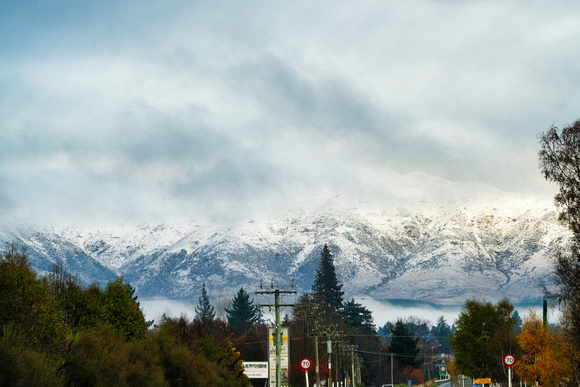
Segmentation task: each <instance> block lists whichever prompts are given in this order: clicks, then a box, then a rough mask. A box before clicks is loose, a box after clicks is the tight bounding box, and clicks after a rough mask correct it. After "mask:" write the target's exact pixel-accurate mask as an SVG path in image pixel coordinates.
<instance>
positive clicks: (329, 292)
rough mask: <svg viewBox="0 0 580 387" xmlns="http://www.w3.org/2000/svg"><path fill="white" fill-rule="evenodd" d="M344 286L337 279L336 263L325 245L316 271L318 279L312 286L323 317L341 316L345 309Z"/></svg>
mask: <svg viewBox="0 0 580 387" xmlns="http://www.w3.org/2000/svg"><path fill="white" fill-rule="evenodd" d="M343 294H344V292H343V291H342V285H341V284H340V283H339V282H338V278H336V271H335V270H334V261H333V259H332V254H331V253H330V251H329V250H328V246H327V245H324V248H323V249H322V252H321V253H320V266H319V268H318V269H316V278H315V279H314V285H312V295H313V296H314V298H315V299H316V301H317V303H318V304H319V305H320V307H321V311H320V312H321V313H320V314H321V315H322V316H326V317H328V316H330V315H337V314H338V315H340V313H341V312H342V310H343V307H344V301H343V299H342V296H343Z"/></svg>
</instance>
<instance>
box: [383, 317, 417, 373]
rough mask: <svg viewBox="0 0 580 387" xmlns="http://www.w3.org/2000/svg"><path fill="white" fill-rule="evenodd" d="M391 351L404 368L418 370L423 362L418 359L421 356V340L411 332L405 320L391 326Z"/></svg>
mask: <svg viewBox="0 0 580 387" xmlns="http://www.w3.org/2000/svg"><path fill="white" fill-rule="evenodd" d="M389 351H390V352H391V353H394V354H395V359H396V360H397V361H398V362H399V364H400V365H401V366H402V367H406V366H411V367H413V368H417V367H419V366H420V365H421V363H423V361H422V360H421V359H419V358H417V355H418V354H419V339H417V338H416V337H415V335H414V334H413V332H412V331H411V330H409V328H408V327H407V325H406V324H405V323H404V322H403V320H401V319H398V320H397V322H396V323H395V324H394V325H391V343H390V344H389Z"/></svg>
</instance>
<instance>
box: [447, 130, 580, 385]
mask: <svg viewBox="0 0 580 387" xmlns="http://www.w3.org/2000/svg"><path fill="white" fill-rule="evenodd" d="M539 139H540V151H539V153H538V156H539V164H540V169H541V172H542V174H543V176H544V178H545V179H546V180H548V181H551V182H555V183H557V184H558V188H559V192H558V194H557V195H556V196H555V198H554V201H555V204H556V206H557V207H558V209H559V212H560V214H559V219H560V221H562V222H563V223H564V224H565V225H567V226H568V227H569V229H570V231H571V233H572V242H571V244H570V245H569V246H568V247H566V248H563V249H561V250H559V251H557V252H556V255H555V270H554V272H555V274H556V281H557V282H556V290H552V291H548V289H546V290H545V292H546V296H547V297H551V298H554V299H556V301H557V302H558V304H559V305H560V308H561V310H562V317H561V319H560V323H559V325H558V326H548V324H546V323H545V321H541V320H540V318H539V317H538V315H537V314H536V312H535V311H534V310H530V312H529V314H528V315H527V316H525V317H524V319H523V323H522V324H521V326H519V325H518V319H517V318H516V316H515V315H514V314H513V313H512V312H513V306H511V305H510V304H509V302H508V301H507V300H502V301H500V302H499V303H498V304H497V305H492V304H490V303H479V302H477V301H474V300H472V301H468V302H467V303H466V305H465V310H464V311H463V312H462V314H461V315H460V317H459V319H458V321H457V323H456V328H457V330H456V332H455V334H454V335H453V337H452V340H451V345H452V347H453V349H454V351H455V359H456V362H455V364H453V368H456V369H457V372H460V373H465V374H469V375H480V376H485V377H492V378H493V379H495V380H498V381H499V380H504V379H505V377H506V376H505V375H506V370H505V367H502V366H501V364H502V363H501V359H502V358H503V355H505V354H506V353H513V354H515V355H516V359H518V361H517V362H516V364H515V366H514V370H515V373H516V375H517V376H519V377H520V378H521V380H523V381H526V382H528V383H533V382H536V383H539V384H541V385H542V386H561V385H573V386H578V385H580V120H577V121H576V122H574V123H573V124H572V125H569V126H566V127H564V128H563V129H562V130H560V129H558V128H557V127H555V126H552V127H551V128H550V129H549V130H548V131H547V132H545V133H541V134H540V136H539Z"/></svg>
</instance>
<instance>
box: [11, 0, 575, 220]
mask: <svg viewBox="0 0 580 387" xmlns="http://www.w3.org/2000/svg"><path fill="white" fill-rule="evenodd" d="M31 4H32V3H29V2H28V3H27V4H23V3H18V2H10V3H6V2H5V3H2V4H1V5H0V35H1V36H2V37H3V39H1V40H0V57H2V58H3V59H2V60H1V61H0V183H1V185H0V211H2V215H3V218H5V219H10V218H14V219H16V220H28V221H41V222H47V223H51V222H74V221H77V220H83V221H87V220H88V221H95V222H97V221H99V222H101V221H102V222H107V221H112V222H122V221H144V220H156V221H165V220H166V221H171V220H176V219H181V220H188V219H216V218H222V219H224V218H225V219H233V218H235V217H236V216H239V215H242V214H251V213H253V212H256V211H265V212H268V211H269V210H273V209H274V208H276V207H279V206H280V205H281V204H282V203H286V201H287V199H288V198H292V197H295V196H296V195H305V196H306V197H308V194H309V192H330V193H337V194H340V193H341V192H342V190H344V189H346V188H345V187H347V188H348V189H349V190H351V189H356V188H357V187H360V188H361V189H362V188H364V187H368V186H371V185H373V184H375V182H376V179H377V176H378V177H379V178H380V176H384V178H385V179H387V178H388V177H389V176H391V177H392V176H394V175H393V173H396V174H405V173H411V172H423V173H427V174H432V175H435V176H438V177H441V178H444V179H449V180H454V181H468V182H473V183H484V184H489V185H492V186H495V187H498V188H501V189H505V190H511V191H523V192H528V193H535V194H541V195H543V194H546V192H549V191H550V189H553V187H550V186H549V185H548V184H547V183H545V182H543V181H542V178H541V176H540V174H539V171H538V168H537V158H536V151H537V135H538V133H539V132H542V131H544V130H546V129H547V128H548V127H549V126H550V125H551V124H553V123H554V124H556V125H559V126H563V125H565V124H568V123H571V122H573V121H574V120H575V119H577V118H578V117H579V116H580V114H579V113H578V112H577V111H576V109H577V107H578V106H579V102H580V88H579V87H578V85H579V84H580V69H579V68H578V66H577V65H576V64H577V63H578V60H579V59H580V58H579V56H580V54H579V53H578V50H577V47H576V46H577V42H578V38H579V37H580V25H579V24H578V23H577V20H576V18H575V17H574V15H575V14H576V13H577V11H579V10H580V5H578V4H576V3H575V2H570V1H562V2H551V3H550V4H547V3H546V4H544V3H541V2H529V1H517V2H509V3H505V2H502V1H472V2H455V1H436V0H423V1H419V0H417V1H405V2H383V1H377V2H367V3H365V4H353V3H350V2H334V1H333V2H318V3H316V4H312V3H309V2H293V3H284V2H270V3H267V4H264V3H263V2H244V4H238V3H236V2H217V3H216V2H212V3H199V2H178V1H170V2H153V1H151V2H148V1H145V2H143V1H139V2H137V1H127V2H113V1H101V2H89V3H78V4H76V3H73V2H59V1H54V2H52V1H42V2H37V3H33V4H32V5H31Z"/></svg>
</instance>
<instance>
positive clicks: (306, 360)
mask: <svg viewBox="0 0 580 387" xmlns="http://www.w3.org/2000/svg"><path fill="white" fill-rule="evenodd" d="M310 367H312V360H310V359H309V358H307V357H305V358H303V359H302V360H300V368H302V369H303V370H304V371H308V370H309V369H310Z"/></svg>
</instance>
